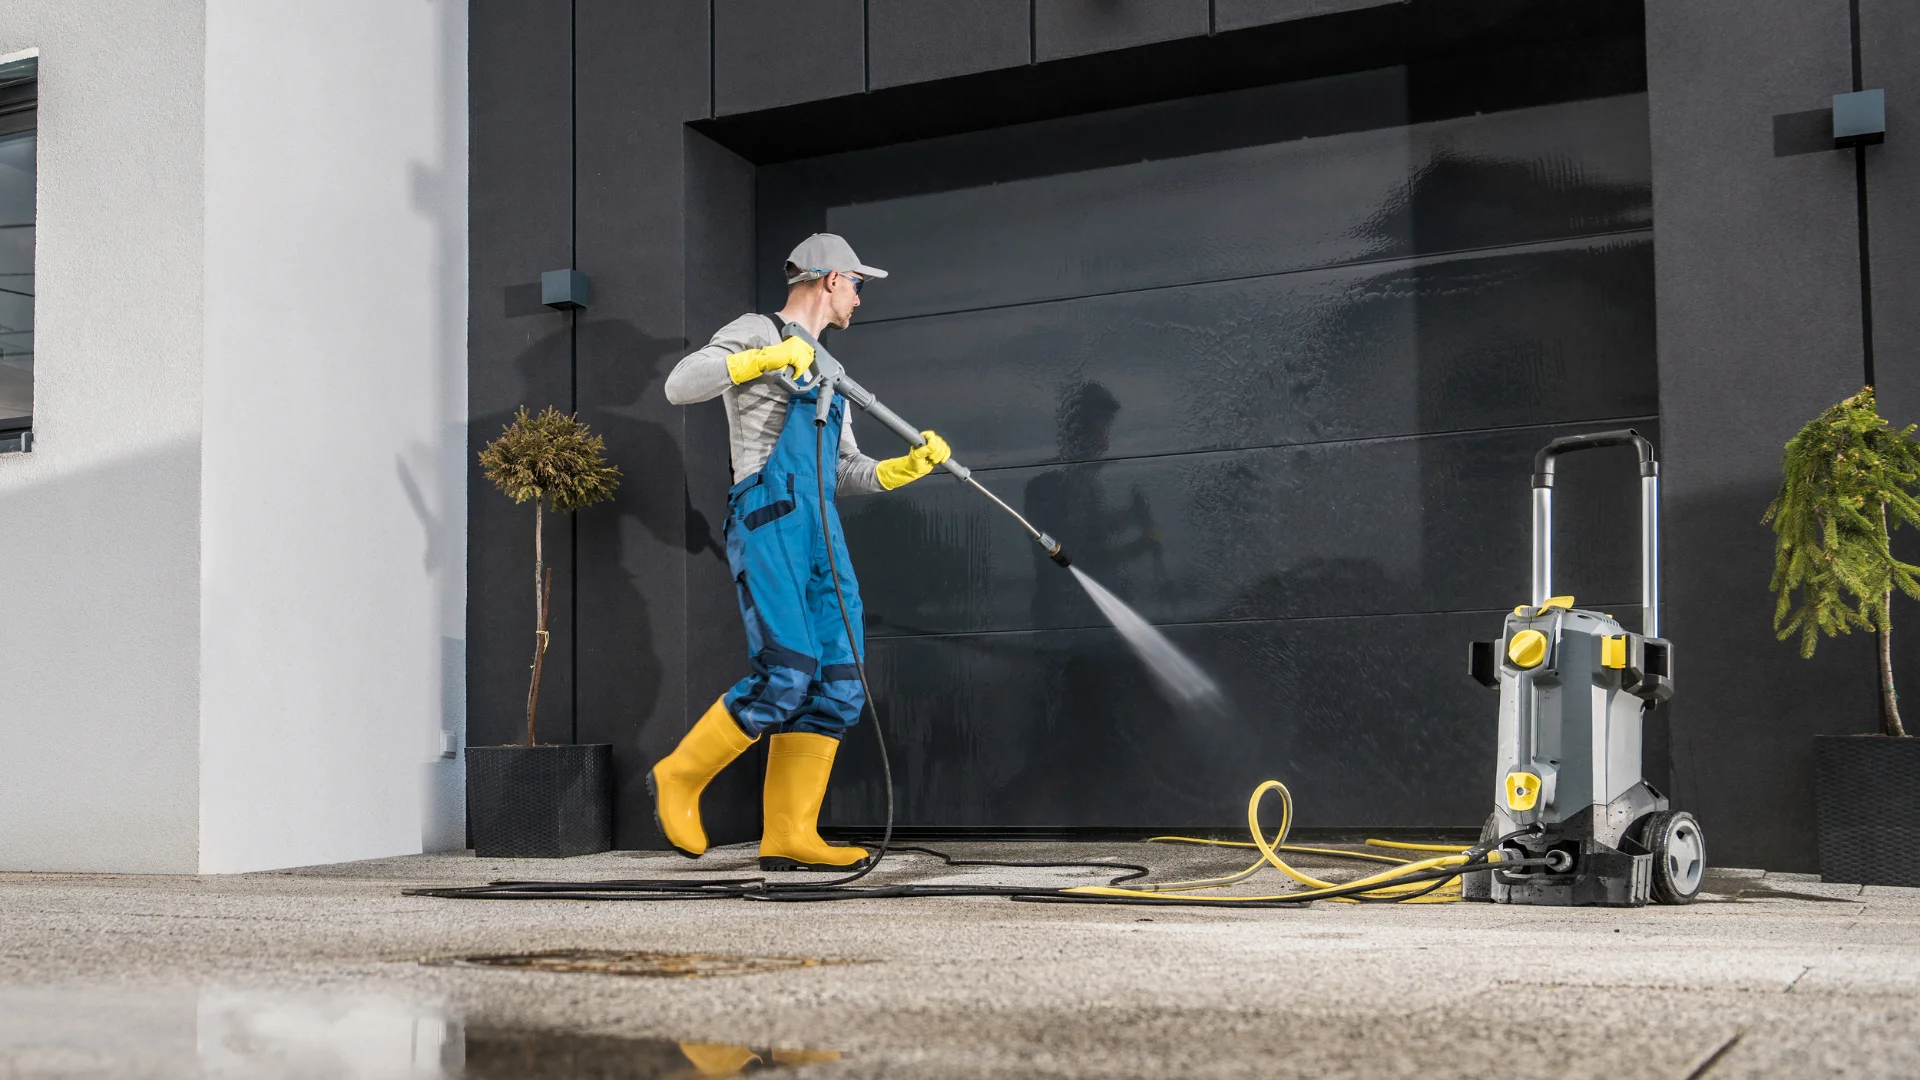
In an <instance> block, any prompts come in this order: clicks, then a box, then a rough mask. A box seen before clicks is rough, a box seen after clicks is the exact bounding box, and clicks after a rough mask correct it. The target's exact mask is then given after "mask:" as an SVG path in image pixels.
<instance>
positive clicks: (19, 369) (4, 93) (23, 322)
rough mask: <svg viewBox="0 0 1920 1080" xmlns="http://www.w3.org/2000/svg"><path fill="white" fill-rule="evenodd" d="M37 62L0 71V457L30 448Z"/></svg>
mask: <svg viewBox="0 0 1920 1080" xmlns="http://www.w3.org/2000/svg"><path fill="white" fill-rule="evenodd" d="M38 74H39V61H37V60H32V59H29V60H20V61H16V62H14V63H11V64H4V65H0V452H5V451H9V450H27V449H31V448H32V446H33V231H34V230H33V226H34V161H35V150H36V138H35V127H36V126H37V121H38V111H39V110H38V106H39V84H38V82H37V76H38Z"/></svg>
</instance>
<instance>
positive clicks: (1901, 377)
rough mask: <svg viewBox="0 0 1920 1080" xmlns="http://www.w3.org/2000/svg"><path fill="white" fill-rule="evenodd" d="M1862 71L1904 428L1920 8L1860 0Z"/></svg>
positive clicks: (1912, 550)
mask: <svg viewBox="0 0 1920 1080" xmlns="http://www.w3.org/2000/svg"><path fill="white" fill-rule="evenodd" d="M1860 23H1861V26H1860V52H1861V66H1862V71H1861V76H1862V80H1863V82H1864V84H1865V85H1866V86H1867V87H1868V88H1870V89H1871V88H1882V89H1885V90H1886V91H1887V122H1888V127H1889V133H1888V136H1887V141H1886V142H1885V143H1883V144H1881V145H1879V146H1871V147H1868V148H1866V159H1867V192H1868V195H1867V206H1868V210H1869V217H1870V219H1871V221H1870V223H1869V227H1868V237H1869V243H1868V250H1869V251H1870V252H1871V256H1872V259H1873V271H1872V275H1871V276H1872V281H1873V336H1874V381H1875V389H1876V391H1877V393H1878V397H1879V400H1880V411H1881V414H1882V415H1884V416H1886V417H1887V418H1888V419H1890V420H1891V421H1893V423H1894V424H1895V425H1896V426H1899V427H1905V426H1906V425H1908V424H1916V423H1920V205H1916V204H1915V199H1914V197H1913V193H1914V192H1916V191H1920V68H1917V66H1916V65H1915V63H1914V57H1916V56H1920V7H1916V6H1915V5H1912V4H1905V3H1900V2H1899V0H1862V2H1861V5H1860ZM1896 540H1897V542H1898V543H1899V545H1900V550H1901V551H1902V554H1903V557H1904V558H1906V559H1907V560H1908V561H1909V562H1913V561H1920V537H1916V536H1914V535H1912V534H1911V532H1908V533H1905V534H1900V535H1898V536H1897V537H1896ZM1894 626H1895V630H1894V643H1895V646H1894V681H1895V683H1896V685H1897V686H1898V687H1899V688H1900V689H1901V690H1902V691H1904V692H1905V693H1906V694H1907V697H1908V699H1909V700H1920V689H1916V688H1920V649H1913V648H1909V647H1908V646H1910V645H1912V643H1913V640H1914V639H1913V638H1910V637H1907V636H1906V635H1907V634H1909V633H1911V632H1913V631H1915V630H1920V603H1915V602H1914V601H1912V600H1909V599H1908V598H1907V597H1905V596H1895V597H1894ZM1902 716H1903V717H1904V718H1905V719H1906V725H1907V730H1908V731H1909V732H1914V731H1920V705H1911V704H1909V705H1906V706H1905V708H1904V711H1903V713H1902Z"/></svg>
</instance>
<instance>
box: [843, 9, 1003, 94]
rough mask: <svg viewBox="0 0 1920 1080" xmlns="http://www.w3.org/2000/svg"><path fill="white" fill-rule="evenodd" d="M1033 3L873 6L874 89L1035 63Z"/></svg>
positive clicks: (870, 61) (870, 51)
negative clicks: (1033, 61) (1033, 60)
mask: <svg viewBox="0 0 1920 1080" xmlns="http://www.w3.org/2000/svg"><path fill="white" fill-rule="evenodd" d="M1032 15H1033V0H868V4H867V72H868V76H869V79H870V83H871V85H872V87H873V89H876V90H878V89H881V88H884V87H889V86H901V85H904V84H906V83H916V82H928V81H931V80H934V79H948V78H952V77H954V76H956V75H971V74H973V73H974V72H979V71H991V70H994V69H996V68H1007V67H1016V66H1018V65H1021V64H1026V63H1029V62H1031V60H1032V59H1033V19H1032Z"/></svg>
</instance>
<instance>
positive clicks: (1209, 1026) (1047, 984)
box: [0, 843, 1920, 1080]
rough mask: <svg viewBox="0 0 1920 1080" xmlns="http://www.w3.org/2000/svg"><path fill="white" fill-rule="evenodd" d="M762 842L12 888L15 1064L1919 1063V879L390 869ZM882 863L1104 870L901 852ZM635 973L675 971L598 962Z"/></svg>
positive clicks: (522, 1073)
mask: <svg viewBox="0 0 1920 1080" xmlns="http://www.w3.org/2000/svg"><path fill="white" fill-rule="evenodd" d="M949 850H951V851H953V852H954V853H956V854H961V855H966V856H970V857H993V856H996V855H997V856H999V857H1004V858H1011V859H1049V858H1078V859H1097V858H1112V859H1119V860H1125V861H1136V862H1144V863H1147V864H1149V865H1151V866H1153V867H1154V869H1155V876H1156V877H1162V878H1167V877H1173V876H1190V875H1195V874H1203V873H1211V872H1218V871H1220V870H1223V869H1229V868H1233V867H1236V866H1240V865H1244V864H1245V863H1246V862H1247V861H1249V860H1248V859H1247V857H1246V855H1245V853H1243V852H1238V851H1231V850H1223V849H1182V848H1170V847H1167V846H1162V845H1145V844H1125V843H1108V844H1100V843H1093V844H1072V845H1067V844H1020V845H1012V844H998V845H987V844H955V845H951V846H950V847H949ZM752 856H753V852H752V850H751V849H748V848H723V849H720V850H718V851H716V852H714V853H712V854H711V855H709V856H708V857H707V858H705V859H702V860H701V861H700V862H699V863H691V862H688V861H686V860H684V859H680V858H678V857H673V856H658V855H651V856H649V855H636V854H633V853H610V854H606V855H598V856H590V857H586V858H580V859H570V860H563V861H555V862H516V861H512V860H480V859H475V858H473V857H472V856H470V855H469V856H456V855H443V856H412V857H405V858H395V859H384V860H375V861H370V862H360V863H350V864H344V865H338V866H326V867H315V868H308V869H303V870H298V871H292V872H282V873H269V874H250V875H241V876H231V877H119V876H87V875H49V874H5V875H0V1077H14V1076H22V1077H24V1076H96V1075H97V1076H114V1077H128V1076H155V1077H170V1076H248V1077H253V1076H264V1077H272V1076H303V1077H304V1076H348V1077H360V1076H368V1077H371V1076H379V1077H388V1076H396V1077H418V1076H436V1075H467V1076H503V1077H504V1076H516V1077H539V1076H595V1077H627V1076H633V1077H640V1076H647V1077H655V1076H710V1075H730V1074H732V1073H735V1072H742V1071H749V1072H750V1071H757V1070H768V1069H780V1070H792V1071H793V1073H794V1075H796V1076H802V1075H806V1076H811V1075H819V1076H834V1077H856V1076H875V1077H878V1076H954V1077H961V1076H999V1075H1004V1076H1021V1077H1034V1076H1044V1077H1082V1076H1085V1077H1131V1076H1139V1077H1166V1076H1180V1077H1229V1076H1232V1077H1292V1076H1302V1077H1305V1076H1314V1077H1327V1076H1351V1077H1375V1076H1414V1075H1419V1076H1422V1077H1429V1078H1438V1077H1453V1076H1460V1077H1475V1078H1484V1077H1489V1076H1499V1075H1551V1076H1555V1077H1596V1078H1607V1080H1623V1078H1627V1077H1672V1078H1676V1080H1678V1078H1682V1077H1701V1076H1708V1077H1713V1078H1715V1080H1722V1078H1731V1077H1742V1076H1778V1077H1809V1076H1849V1077H1857V1076H1888V1077H1913V1076H1920V890H1912V889H1891V888H1879V887H1866V888H1862V887H1860V886H1857V885H1834V884H1822V883H1820V882H1818V881H1814V880H1811V879H1808V878H1806V877H1803V876H1791V875H1766V876H1762V875H1760V874H1758V873H1757V872H1742V871H1720V872H1716V873H1715V874H1714V875H1713V876H1712V878H1711V879H1710V881H1709V884H1708V888H1709V889H1710V890H1711V892H1710V894H1709V895H1707V896H1705V897H1703V901H1702V902H1701V903H1698V904H1696V905H1693V906H1690V907H1682V908H1645V909H1640V910H1606V909H1582V910H1570V909H1542V908H1512V907H1500V906H1493V905H1488V904H1440V905H1421V906H1386V905H1352V904H1337V903H1324V902H1323V903H1318V904H1315V905H1313V906H1311V907H1307V908H1301V909H1288V910H1238V911H1236V910H1214V909H1208V910H1191V909H1183V908H1157V909H1139V908H1118V907H1091V906H1065V905H1049V904H1031V903H1015V902H1010V901H1007V900H1003V899H937V900H892V901H883V900H861V901H849V902H839V903H832V904H768V903H751V902H745V901H701V902H686V903H645V904H643V903H583V902H571V901H559V900H540V901H470V900H467V901H463V900H442V899H432V898H422V897H408V896H404V895H402V892H401V891H402V889H403V888H408V887H413V886H421V885H448V884H472V883H479V882H483V881H488V880H493V879H498V878H517V879H527V878H534V879H556V878H564V879H582V880H584V879H593V878H635V877H660V876H666V875H685V874H691V873H716V874H720V875H727V874H730V873H738V872H743V871H745V872H751V867H752ZM1321 865H1329V864H1324V863H1323V864H1321ZM1343 873H1345V871H1343ZM875 877H876V878H877V879H880V880H938V881H982V882H985V881H995V882H1012V883H1021V884H1034V885H1056V884H1083V883H1088V882H1091V881H1096V880H1100V878H1101V874H1100V873H1099V872H1097V871H1092V870H1080V871H1056V870H1024V871H1013V870H1006V869H989V868H982V869H971V870H956V869H953V868H949V867H946V866H944V865H942V864H940V863H939V862H937V861H936V860H933V859H931V858H928V857H925V856H920V855H901V856H899V857H897V858H896V859H890V860H889V862H888V865H887V866H886V867H885V868H884V869H883V871H882V872H881V873H880V874H877V875H875ZM1277 887H1278V883H1277V881H1275V882H1273V883H1271V884H1270V885H1269V888H1277ZM560 950H588V951H590V952H589V953H588V954H585V955H584V956H583V955H573V956H571V957H562V958H561V959H560V960H558V961H555V962H554V963H553V964H552V965H551V966H557V967H562V968H566V967H572V968H575V969H580V968H587V969H595V970H571V971H551V970H540V969H528V968H526V967H524V966H515V967H497V966H490V965H488V964H476V963H471V962H458V958H462V957H473V956H484V955H498V954H522V953H540V952H553V951H560ZM598 953H620V954H670V955H665V956H661V955H641V956H627V957H626V958H625V959H621V958H620V957H614V958H611V959H609V958H606V957H597V956H596V955H595V954H598ZM450 961H451V962H450ZM632 964H638V965H639V966H641V967H643V968H645V967H649V966H651V967H654V968H663V969H665V970H666V971H667V972H668V974H667V975H666V976H665V977H647V976H635V975H619V974H607V973H603V972H602V971H601V970H597V969H603V968H606V967H608V966H613V967H616V968H618V967H620V966H622V965H632Z"/></svg>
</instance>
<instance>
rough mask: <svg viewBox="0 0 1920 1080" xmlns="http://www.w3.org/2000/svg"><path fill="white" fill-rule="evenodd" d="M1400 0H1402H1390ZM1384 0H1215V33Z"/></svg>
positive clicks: (1392, 0)
mask: <svg viewBox="0 0 1920 1080" xmlns="http://www.w3.org/2000/svg"><path fill="white" fill-rule="evenodd" d="M1388 2H1390V3H1399V2H1400V0H1388ZM1381 6H1383V5H1382V3H1381V0H1213V29H1214V31H1215V32H1216V33H1222V34H1224V33H1226V32H1227V31H1229V30H1244V29H1246V28H1248V27H1250V26H1265V25H1267V24H1269V23H1279V22H1291V21H1293V20H1295V19H1311V18H1314V17H1315V16H1318V15H1336V14H1340V13H1342V12H1347V11H1358V10H1360V9H1361V8H1370V7H1381Z"/></svg>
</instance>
